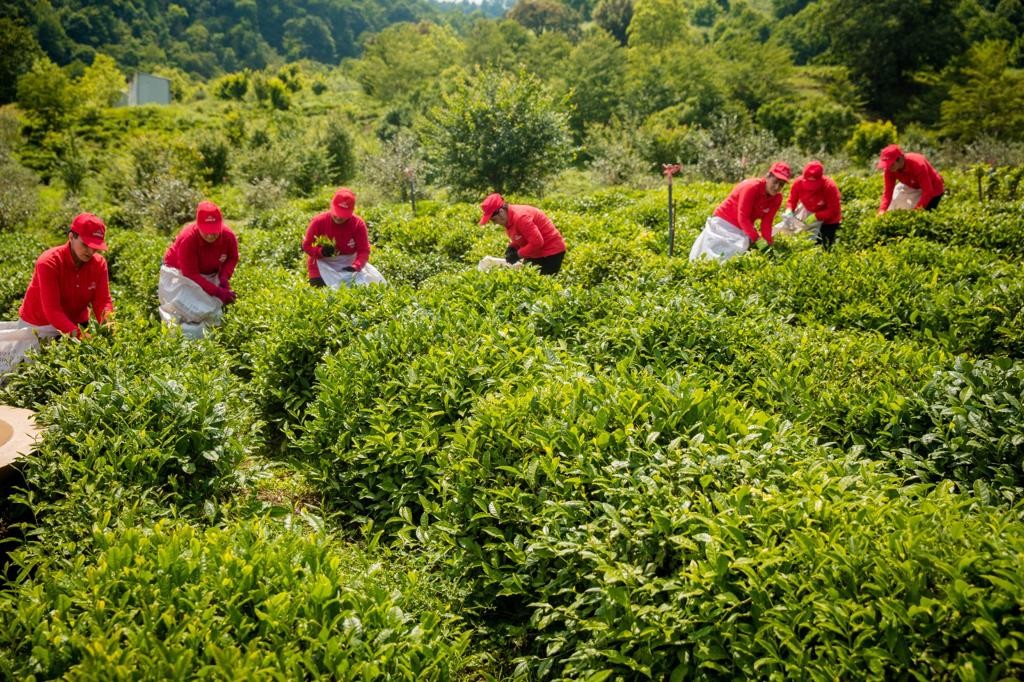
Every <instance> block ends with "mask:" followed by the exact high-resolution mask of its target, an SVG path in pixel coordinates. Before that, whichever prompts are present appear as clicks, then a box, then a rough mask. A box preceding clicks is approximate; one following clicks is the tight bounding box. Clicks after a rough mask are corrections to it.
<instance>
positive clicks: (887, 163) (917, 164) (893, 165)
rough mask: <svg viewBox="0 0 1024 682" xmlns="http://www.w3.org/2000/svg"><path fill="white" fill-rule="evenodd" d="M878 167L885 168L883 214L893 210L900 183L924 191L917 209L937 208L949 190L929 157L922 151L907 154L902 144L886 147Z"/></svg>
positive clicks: (881, 154) (880, 155)
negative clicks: (894, 192) (897, 185)
mask: <svg viewBox="0 0 1024 682" xmlns="http://www.w3.org/2000/svg"><path fill="white" fill-rule="evenodd" d="M877 167H878V168H880V169H882V170H883V171H885V175H884V177H885V189H884V190H883V192H882V203H881V204H880V205H879V207H878V212H879V213H885V212H886V211H888V210H889V206H890V204H891V203H892V198H893V191H894V190H895V189H896V183H897V182H899V183H902V184H903V185H905V186H906V187H908V188H910V189H911V190H920V192H921V196H920V197H919V198H918V200H917V203H916V204H915V205H914V206H913V208H915V209H918V208H923V209H924V210H926V211H931V210H933V209H935V208H936V207H937V206H938V205H939V202H940V201H941V200H942V195H943V194H945V192H946V186H945V184H944V183H943V182H942V176H941V175H939V173H938V171H936V170H935V169H934V168H933V167H932V165H931V164H930V163H928V159H926V158H924V156H923V155H921V154H914V153H913V152H908V153H904V152H903V150H902V149H900V147H899V145H895V144H891V145H889V146H887V147H885V148H884V149H883V150H882V152H881V153H880V154H879V156H878V164H877Z"/></svg>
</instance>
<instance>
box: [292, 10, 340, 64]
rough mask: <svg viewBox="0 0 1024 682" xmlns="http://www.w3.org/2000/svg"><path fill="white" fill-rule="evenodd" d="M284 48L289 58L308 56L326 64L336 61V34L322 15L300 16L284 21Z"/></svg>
mask: <svg viewBox="0 0 1024 682" xmlns="http://www.w3.org/2000/svg"><path fill="white" fill-rule="evenodd" d="M284 50H285V56H287V57H288V58H289V59H302V58H304V57H308V58H309V59H315V60H316V61H319V62H323V63H325V64H333V63H334V61H335V46H334V36H332V35H331V28H330V26H328V25H327V23H326V22H325V21H324V20H323V19H321V18H320V17H309V16H306V17H298V18H295V19H289V20H288V21H286V22H285V23H284Z"/></svg>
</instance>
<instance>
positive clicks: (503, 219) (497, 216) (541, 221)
mask: <svg viewBox="0 0 1024 682" xmlns="http://www.w3.org/2000/svg"><path fill="white" fill-rule="evenodd" d="M480 209H481V210H482V211H483V216H482V217H481V218H480V224H481V225H486V224H487V223H496V224H498V225H501V226H502V227H504V228H505V234H506V235H508V241H509V245H508V247H507V248H506V249H505V262H507V263H509V264H512V265H514V264H516V263H518V262H519V261H520V260H522V261H523V262H526V263H529V264H531V265H536V266H537V267H539V268H540V274H542V275H555V274H558V271H559V270H561V269H562V261H563V260H564V259H565V240H564V239H562V235H561V233H560V232H559V231H558V229H557V228H556V227H555V224H554V223H553V222H551V219H550V218H548V217H547V215H546V214H545V213H544V211H542V210H540V209H539V208H536V207H534V206H527V205H525V204H509V203H508V202H506V201H505V200H504V199H503V198H502V197H501V195H500V194H488V195H487V198H485V199H484V200H483V203H481V204H480Z"/></svg>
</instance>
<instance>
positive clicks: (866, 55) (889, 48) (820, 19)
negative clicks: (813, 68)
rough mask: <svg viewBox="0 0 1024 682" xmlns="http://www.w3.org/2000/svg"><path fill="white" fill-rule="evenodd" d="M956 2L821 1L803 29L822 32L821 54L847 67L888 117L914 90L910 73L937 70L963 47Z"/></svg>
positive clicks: (873, 105)
mask: <svg viewBox="0 0 1024 682" xmlns="http://www.w3.org/2000/svg"><path fill="white" fill-rule="evenodd" d="M958 2H959V0H917V1H916V2H906V1H905V0H874V1H873V2H863V0H824V2H822V3H820V5H819V8H818V9H819V10H820V11H818V12H816V13H815V14H814V18H815V21H808V22H807V23H806V25H805V29H806V30H807V31H810V32H812V33H817V32H820V33H823V34H825V35H826V36H827V37H828V41H829V42H828V49H827V51H826V53H825V55H824V57H825V59H826V60H827V61H830V62H831V63H835V64H843V65H846V66H847V67H849V69H850V75H851V77H852V78H853V80H854V82H856V83H857V85H858V87H859V88H860V89H861V91H862V92H863V93H864V95H865V97H866V99H867V103H868V105H869V106H870V107H871V108H872V109H873V110H874V111H877V112H879V113H881V114H883V115H884V116H885V117H886V118H890V119H894V118H898V117H899V116H900V115H901V114H903V113H904V107H905V105H906V103H907V102H908V101H909V100H910V98H911V97H913V96H914V95H915V94H917V91H918V90H919V86H915V83H914V79H913V76H914V73H915V72H917V71H919V70H921V69H925V68H934V69H936V70H938V69H941V68H942V67H944V66H945V65H946V64H947V63H948V61H949V60H950V58H951V57H953V56H954V55H958V54H960V53H961V52H962V51H963V49H964V38H963V27H962V26H961V22H960V19H959V15H958V13H957V5H958ZM812 7H813V6H808V7H807V8H806V10H810V9H812ZM806 10H805V11H806ZM803 16H804V12H801V13H800V15H799V17H796V18H800V17H803Z"/></svg>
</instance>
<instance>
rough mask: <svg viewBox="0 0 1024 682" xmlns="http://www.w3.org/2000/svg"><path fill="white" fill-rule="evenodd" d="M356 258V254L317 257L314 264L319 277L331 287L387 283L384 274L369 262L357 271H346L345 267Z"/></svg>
mask: <svg viewBox="0 0 1024 682" xmlns="http://www.w3.org/2000/svg"><path fill="white" fill-rule="evenodd" d="M355 260H356V254H354V253H349V254H342V255H339V256H331V257H330V258H318V259H317V260H316V266H317V268H319V269H320V279H322V280H323V281H324V284H326V285H327V286H329V287H330V288H332V289H340V288H341V287H342V286H347V287H363V286H367V285H369V284H387V283H388V282H387V280H386V279H384V276H383V275H381V274H380V272H378V271H377V268H375V267H373V266H372V265H370V264H369V263H366V264H365V265H363V269H362V270H360V271H359V272H347V271H346V270H345V268H347V267H349V266H350V265H352V263H353V262H355Z"/></svg>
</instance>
